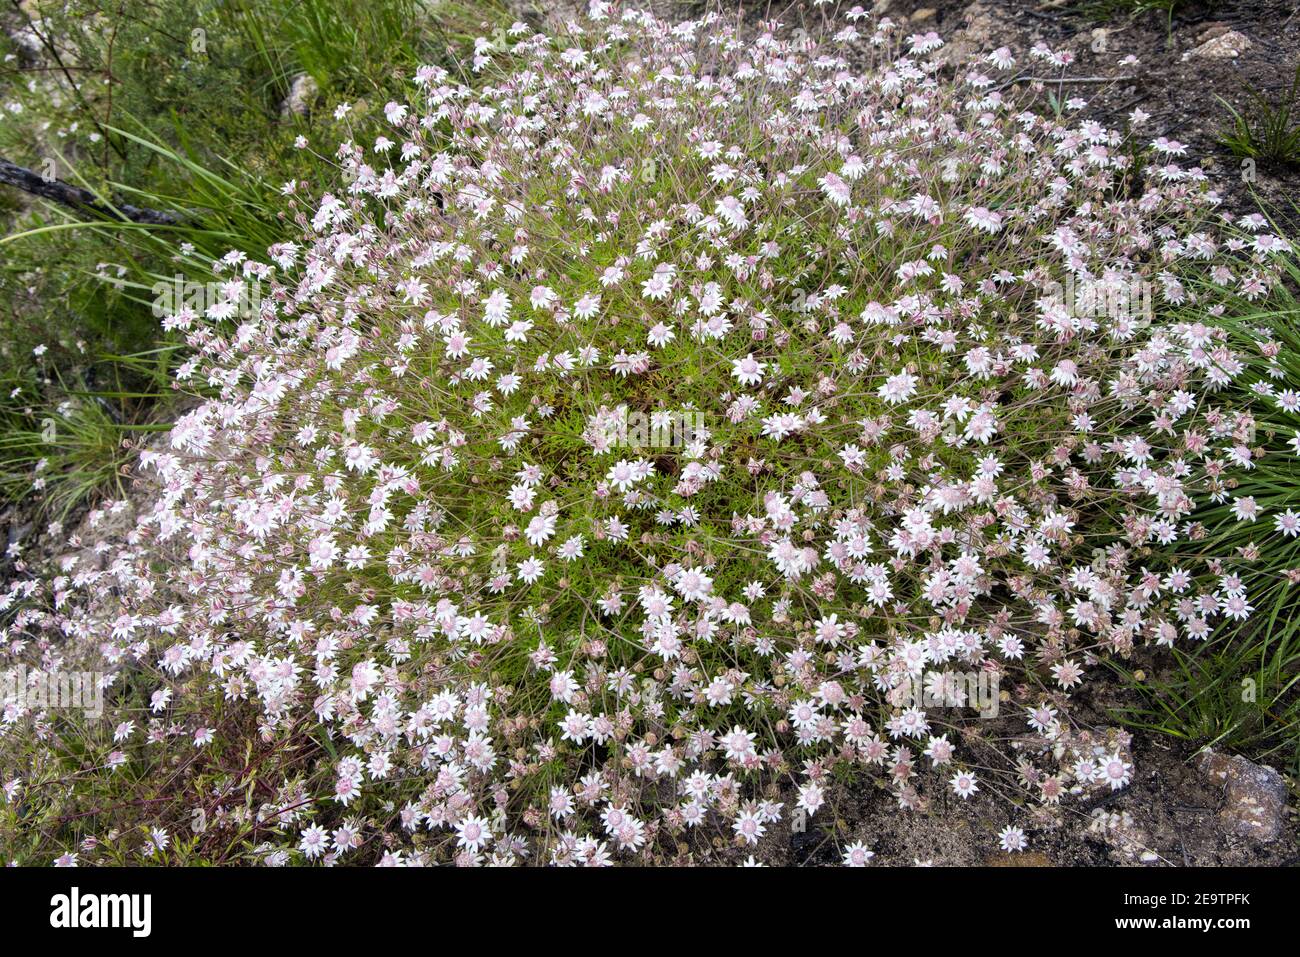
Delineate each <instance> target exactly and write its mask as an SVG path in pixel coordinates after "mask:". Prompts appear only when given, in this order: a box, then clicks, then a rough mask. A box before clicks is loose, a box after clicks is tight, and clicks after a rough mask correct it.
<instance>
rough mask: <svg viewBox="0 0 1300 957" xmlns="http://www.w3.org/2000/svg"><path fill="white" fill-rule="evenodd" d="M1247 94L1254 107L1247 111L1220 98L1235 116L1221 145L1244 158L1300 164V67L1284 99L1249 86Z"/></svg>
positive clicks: (1284, 93)
mask: <svg viewBox="0 0 1300 957" xmlns="http://www.w3.org/2000/svg"><path fill="white" fill-rule="evenodd" d="M1247 94H1248V97H1249V100H1250V105H1249V106H1248V107H1246V108H1245V110H1237V109H1235V108H1234V107H1233V106H1232V105H1231V104H1229V103H1228V102H1227V101H1226V100H1224V99H1223V98H1222V97H1220V98H1219V102H1220V103H1222V104H1223V105H1224V107H1225V108H1226V109H1227V110H1228V112H1229V113H1230V114H1231V117H1232V125H1231V127H1229V128H1227V129H1225V130H1224V131H1223V132H1222V133H1221V134H1220V136H1219V142H1220V143H1221V144H1222V145H1223V146H1226V147H1227V148H1228V149H1229V150H1231V151H1232V153H1233V155H1234V156H1240V157H1242V158H1243V159H1254V160H1261V161H1263V162H1266V163H1276V164H1283V165H1297V164H1300V122H1298V121H1297V117H1296V107H1297V106H1298V105H1300V64H1297V65H1296V71H1295V77H1294V78H1293V79H1292V80H1291V85H1290V86H1289V87H1288V88H1287V89H1286V90H1285V91H1284V92H1283V93H1282V94H1281V95H1280V96H1278V97H1276V98H1270V97H1268V96H1265V95H1264V94H1263V93H1261V92H1260V91H1259V90H1257V89H1256V88H1255V87H1253V86H1248V87H1247Z"/></svg>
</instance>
